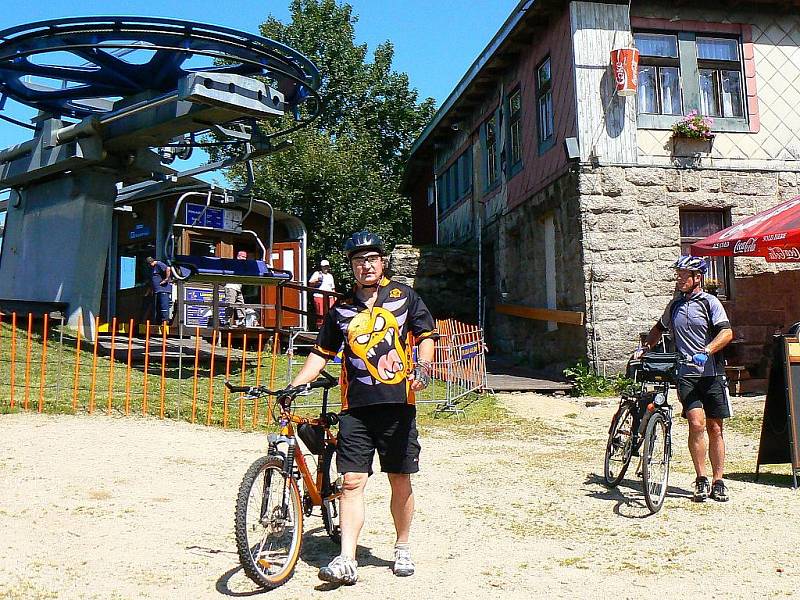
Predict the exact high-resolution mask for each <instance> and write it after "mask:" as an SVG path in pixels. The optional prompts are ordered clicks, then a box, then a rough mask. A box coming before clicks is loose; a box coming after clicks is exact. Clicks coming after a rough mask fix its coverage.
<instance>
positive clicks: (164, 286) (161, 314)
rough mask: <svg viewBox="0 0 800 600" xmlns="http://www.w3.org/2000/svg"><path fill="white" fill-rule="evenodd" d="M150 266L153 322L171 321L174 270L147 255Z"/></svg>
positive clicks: (161, 323) (160, 323)
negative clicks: (170, 307) (170, 306)
mask: <svg viewBox="0 0 800 600" xmlns="http://www.w3.org/2000/svg"><path fill="white" fill-rule="evenodd" d="M147 264H148V265H149V266H150V269H151V272H150V286H151V287H152V289H153V322H154V323H155V324H157V325H163V324H164V323H169V305H170V302H171V301H172V270H171V269H170V268H169V267H168V266H167V265H165V264H164V263H163V262H161V261H160V260H156V259H154V258H153V257H152V256H148V257H147Z"/></svg>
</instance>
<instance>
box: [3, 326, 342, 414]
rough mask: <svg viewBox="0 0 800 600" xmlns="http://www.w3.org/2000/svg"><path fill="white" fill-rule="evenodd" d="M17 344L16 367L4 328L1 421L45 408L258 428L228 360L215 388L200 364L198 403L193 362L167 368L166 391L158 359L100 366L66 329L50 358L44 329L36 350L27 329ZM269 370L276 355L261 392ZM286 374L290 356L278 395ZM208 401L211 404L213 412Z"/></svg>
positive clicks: (120, 342) (265, 363)
mask: <svg viewBox="0 0 800 600" xmlns="http://www.w3.org/2000/svg"><path fill="white" fill-rule="evenodd" d="M37 329H38V331H37ZM15 338H16V342H15V346H16V347H15V356H14V362H13V363H12V361H11V353H12V337H11V327H10V325H9V324H8V323H3V324H2V326H1V327H0V413H8V412H16V411H19V410H26V409H27V410H39V407H40V406H41V410H42V412H46V413H51V414H59V413H73V412H79V413H81V412H83V413H101V414H111V415H122V414H134V415H150V416H157V417H160V416H162V414H163V416H164V418H169V419H178V420H184V421H192V419H193V418H194V420H195V421H196V422H198V423H206V422H210V423H211V424H213V425H223V426H227V427H237V428H238V427H239V426H240V423H241V425H242V428H244V429H248V428H252V422H253V409H254V405H253V402H252V401H246V402H241V403H240V401H239V398H238V395H236V394H231V393H229V392H228V391H227V390H226V388H225V386H224V380H225V373H226V360H225V359H224V358H220V357H216V358H215V361H214V377H213V381H212V379H211V377H210V364H209V363H208V362H205V363H204V362H200V363H199V364H198V369H197V392H196V396H195V376H194V356H191V357H187V356H184V360H183V364H182V367H181V368H180V369H179V368H178V364H177V362H176V361H173V360H169V361H168V362H166V363H165V364H164V380H163V387H162V380H161V371H162V365H161V360H160V358H150V360H149V364H148V367H147V372H146V373H145V369H144V364H143V362H144V361H143V360H140V361H139V362H138V364H132V367H131V369H130V370H128V369H127V359H125V360H119V358H120V357H121V355H120V354H117V356H118V360H116V361H112V360H111V359H110V358H109V357H108V356H102V355H99V356H97V357H96V358H95V357H94V353H93V347H92V345H91V344H88V343H84V342H83V341H82V343H81V347H80V348H79V349H76V341H77V340H76V338H75V335H74V332H71V331H69V330H66V329H65V331H64V336H63V344H62V343H60V340H59V338H60V332H59V331H58V330H51V331H50V332H49V335H48V339H47V346H46V352H45V346H44V344H43V339H42V334H41V323H37V324H34V331H33V333H32V335H31V341H30V346H29V345H28V342H27V329H26V328H18V329H17V332H16V336H15ZM156 343H157V342H156ZM189 343H190V345H191V342H189ZM265 345H266V344H265ZM115 347H116V349H117V352H119V350H120V349H123V348H124V349H126V348H127V337H125V336H124V335H121V336H119V337H117V339H116V343H115ZM151 348H153V346H152V345H151ZM43 355H44V357H45V360H44V362H43V361H42V357H43ZM246 358H247V360H246V363H245V365H244V384H245V385H253V384H255V383H256V371H257V366H258V365H257V353H256V352H255V351H254V350H251V351H248V353H247V357H246ZM271 364H272V354H271V352H270V351H269V350H264V351H262V355H261V368H260V377H259V381H260V383H261V384H269V380H270V369H271ZM76 366H77V367H78V376H77V386H76V379H75V374H76ZM287 367H288V363H287V358H286V356H285V355H280V356H278V357H277V358H276V361H275V379H274V387H280V386H283V385H285V384H286V373H287ZM12 372H13V379H14V386H13V388H12V386H11V380H12ZM93 373H94V384H93V383H92V381H93V378H92V375H93ZM229 377H230V379H231V381H232V382H234V383H236V384H240V383H241V382H242V361H241V357H238V358H233V357H232V359H231V364H230V371H229ZM12 395H13V402H12ZM209 397H211V400H212V402H211V409H210V411H209ZM331 397H332V400H334V401H338V391H335V392H332V395H331ZM193 405H194V406H193ZM265 406H266V400H260V401H259V416H258V421H259V428H263V426H264V421H265V418H264V417H265V411H264V408H265Z"/></svg>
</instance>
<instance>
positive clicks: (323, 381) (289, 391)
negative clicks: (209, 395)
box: [225, 371, 339, 398]
mask: <svg viewBox="0 0 800 600" xmlns="http://www.w3.org/2000/svg"><path fill="white" fill-rule="evenodd" d="M320 375H321V377H320V378H319V379H316V380H314V381H312V382H310V383H303V384H301V385H297V386H287V387H285V388H283V389H280V390H270V389H267V388H266V387H265V386H263V385H259V386H241V385H232V384H231V382H230V381H228V380H227V379H226V380H225V387H227V388H228V390H230V391H231V392H233V393H245V394H252V395H256V394H257V395H268V396H291V397H292V398H295V397H296V396H298V395H300V394H301V393H303V392H307V391H309V390H313V389H317V388H324V389H330V388H332V387H334V386H335V385H337V384H338V383H339V382H338V381H337V380H336V378H335V377H333V375H331V374H329V373H326V372H325V371H321V372H320Z"/></svg>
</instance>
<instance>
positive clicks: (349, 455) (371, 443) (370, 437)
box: [336, 404, 421, 475]
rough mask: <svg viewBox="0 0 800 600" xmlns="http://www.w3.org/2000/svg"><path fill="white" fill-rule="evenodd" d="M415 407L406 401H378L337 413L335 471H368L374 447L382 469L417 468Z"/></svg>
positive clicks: (402, 471)
mask: <svg viewBox="0 0 800 600" xmlns="http://www.w3.org/2000/svg"><path fill="white" fill-rule="evenodd" d="M416 416H417V409H416V407H414V406H411V405H408V404H378V405H374V406H366V407H361V408H355V409H351V410H349V411H347V412H344V413H342V414H341V415H339V436H338V442H337V444H336V468H337V470H338V471H339V473H368V474H370V475H372V460H373V458H374V456H375V451H376V450H377V452H378V458H379V459H380V463H381V471H383V472H384V473H416V472H417V471H419V453H420V449H421V448H420V445H419V440H418V439H417V438H418V436H417V423H416Z"/></svg>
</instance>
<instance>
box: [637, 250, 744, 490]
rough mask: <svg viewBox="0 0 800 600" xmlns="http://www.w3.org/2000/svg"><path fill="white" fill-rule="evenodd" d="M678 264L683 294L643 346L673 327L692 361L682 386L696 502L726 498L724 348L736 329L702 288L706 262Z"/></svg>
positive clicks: (682, 260) (680, 346) (678, 342)
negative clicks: (708, 473)
mask: <svg viewBox="0 0 800 600" xmlns="http://www.w3.org/2000/svg"><path fill="white" fill-rule="evenodd" d="M673 268H674V269H675V270H676V279H677V284H676V288H677V291H678V292H679V294H677V295H676V296H675V298H673V299H672V301H671V302H670V303H669V304H668V305H667V308H666V309H665V310H664V314H663V315H662V317H661V318H660V319H659V320H658V321H656V324H655V325H654V326H653V328H652V329H651V330H650V333H649V334H648V336H647V339H646V340H645V343H644V346H645V348H646V349H650V348H653V347H654V346H655V345H656V344H658V342H659V340H660V339H661V335H662V333H663V332H664V331H667V330H669V331H670V333H671V334H672V338H673V340H674V342H675V348H676V350H677V352H679V353H680V354H681V355H683V357H684V359H685V360H687V361H691V362H690V364H682V365H681V367H680V370H679V372H678V383H677V387H678V396H679V397H680V400H681V404H682V405H683V413H682V414H683V416H684V417H686V419H687V420H688V422H689V453H690V454H691V455H692V462H693V463H694V468H695V472H696V473H697V478H696V479H695V490H694V495H693V500H694V501H695V502H703V501H704V500H705V499H706V498H708V497H711V498H712V499H714V500H717V501H718V502H727V501H728V498H729V496H728V489H727V487H726V486H725V482H724V481H723V479H722V478H723V475H724V472H725V439H724V438H723V435H722V424H723V419H726V418H728V417H730V416H731V414H732V412H731V404H730V396H729V394H728V385H727V382H726V381H725V362H724V360H723V357H722V349H723V348H724V347H725V346H727V345H728V343H730V341H731V340H732V339H733V330H732V329H731V324H730V321H729V320H728V315H727V314H726V313H725V308H724V307H723V306H722V303H721V302H720V301H719V300H718V299H717V297H716V296H713V295H711V294H707V293H705V292H703V291H702V290H701V289H700V286H701V284H702V281H703V275H705V274H706V272H707V271H708V265H707V264H706V261H705V260H704V259H703V258H700V257H697V256H682V257H680V258H679V259H678V260H677V261H676V262H675V264H674V265H673ZM706 434H708V442H707V443H706ZM706 450H707V451H708V457H709V459H710V461H711V469H712V481H713V484H709V481H708V477H707V476H706Z"/></svg>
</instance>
